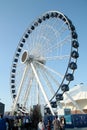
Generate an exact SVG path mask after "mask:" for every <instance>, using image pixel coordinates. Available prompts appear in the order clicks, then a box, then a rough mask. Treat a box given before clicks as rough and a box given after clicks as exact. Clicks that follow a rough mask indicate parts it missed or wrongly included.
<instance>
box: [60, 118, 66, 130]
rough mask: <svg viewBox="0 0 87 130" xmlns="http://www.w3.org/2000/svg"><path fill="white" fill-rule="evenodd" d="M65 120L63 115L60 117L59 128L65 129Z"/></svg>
mask: <svg viewBox="0 0 87 130" xmlns="http://www.w3.org/2000/svg"><path fill="white" fill-rule="evenodd" d="M65 125H66V121H65V118H64V116H62V117H60V130H65Z"/></svg>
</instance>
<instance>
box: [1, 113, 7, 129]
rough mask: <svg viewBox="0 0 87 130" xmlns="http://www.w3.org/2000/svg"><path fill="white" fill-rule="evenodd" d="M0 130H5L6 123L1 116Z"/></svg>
mask: <svg viewBox="0 0 87 130" xmlns="http://www.w3.org/2000/svg"><path fill="white" fill-rule="evenodd" d="M0 130H6V121H5V119H4V118H3V115H2V114H1V115H0Z"/></svg>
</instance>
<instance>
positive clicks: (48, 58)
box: [45, 55, 70, 60]
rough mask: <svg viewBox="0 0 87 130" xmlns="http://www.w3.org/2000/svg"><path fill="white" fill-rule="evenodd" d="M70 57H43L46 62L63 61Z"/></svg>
mask: <svg viewBox="0 0 87 130" xmlns="http://www.w3.org/2000/svg"><path fill="white" fill-rule="evenodd" d="M69 57H70V56H69V55H64V56H63V55H62V56H53V57H45V59H46V60H58V59H59V60H63V59H66V58H69Z"/></svg>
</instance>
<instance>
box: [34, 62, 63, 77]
mask: <svg viewBox="0 0 87 130" xmlns="http://www.w3.org/2000/svg"><path fill="white" fill-rule="evenodd" d="M37 63H38V64H39V65H41V66H43V67H44V68H45V69H47V70H49V71H51V72H53V73H54V74H56V75H58V76H59V77H60V78H63V77H64V76H63V75H62V74H60V73H58V72H56V71H54V70H53V69H51V68H49V67H48V66H46V65H43V64H41V63H39V62H37Z"/></svg>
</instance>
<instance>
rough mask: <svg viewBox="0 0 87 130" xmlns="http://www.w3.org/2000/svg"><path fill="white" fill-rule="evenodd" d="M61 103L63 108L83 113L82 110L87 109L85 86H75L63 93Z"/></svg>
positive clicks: (86, 88) (86, 90)
mask: <svg viewBox="0 0 87 130" xmlns="http://www.w3.org/2000/svg"><path fill="white" fill-rule="evenodd" d="M61 103H62V104H63V108H70V109H71V110H72V111H75V110H80V111H81V112H82V113H83V110H84V109H87V86H85V85H84V84H82V83H81V84H79V85H75V86H74V87H73V88H71V89H70V91H69V92H66V93H64V100H63V101H61Z"/></svg>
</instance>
